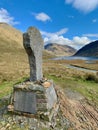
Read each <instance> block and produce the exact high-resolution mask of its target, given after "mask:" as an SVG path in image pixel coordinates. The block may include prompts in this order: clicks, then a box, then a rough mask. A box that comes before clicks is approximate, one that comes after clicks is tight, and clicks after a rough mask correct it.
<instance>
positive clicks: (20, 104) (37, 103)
mask: <svg viewBox="0 0 98 130" xmlns="http://www.w3.org/2000/svg"><path fill="white" fill-rule="evenodd" d="M56 103H57V95H56V92H55V89H54V84H53V82H52V81H46V82H43V83H41V84H36V83H34V82H23V83H21V84H18V85H15V86H14V93H13V105H14V106H13V107H14V109H13V110H14V111H15V112H21V113H29V114H38V113H39V112H41V113H42V112H43V113H44V112H49V111H50V110H51V109H52V108H53V107H54V106H55V105H56Z"/></svg>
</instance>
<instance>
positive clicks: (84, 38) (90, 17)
mask: <svg viewBox="0 0 98 130" xmlns="http://www.w3.org/2000/svg"><path fill="white" fill-rule="evenodd" d="M0 22H5V23H8V24H10V25H11V26H13V27H15V28H16V29H18V30H20V31H22V32H26V30H27V29H28V27H29V26H35V27H36V28H38V29H39V30H40V32H41V34H42V37H43V39H44V43H45V44H47V43H58V44H62V45H69V46H72V47H74V48H76V49H80V48H81V47H83V46H84V45H86V44H88V43H90V42H92V41H94V40H97V39H98V0H0Z"/></svg>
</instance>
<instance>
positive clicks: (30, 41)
mask: <svg viewBox="0 0 98 130" xmlns="http://www.w3.org/2000/svg"><path fill="white" fill-rule="evenodd" d="M23 45H24V48H25V50H26V52H27V54H28V59H29V64H30V81H36V80H41V79H42V78H43V74H42V51H43V39H42V37H41V34H40V32H39V30H38V29H36V28H35V27H29V29H28V30H27V32H26V33H24V34H23Z"/></svg>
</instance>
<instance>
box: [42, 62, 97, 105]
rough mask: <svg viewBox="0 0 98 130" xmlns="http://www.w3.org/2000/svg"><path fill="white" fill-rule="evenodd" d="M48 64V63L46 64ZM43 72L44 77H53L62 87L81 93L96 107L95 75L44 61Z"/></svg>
mask: <svg viewBox="0 0 98 130" xmlns="http://www.w3.org/2000/svg"><path fill="white" fill-rule="evenodd" d="M47 64H48V65H47ZM44 66H45V67H44V73H45V75H46V77H48V78H50V79H53V80H54V82H55V83H56V84H57V85H59V86H60V87H62V88H63V89H66V88H70V89H71V90H73V91H76V92H79V93H81V94H82V95H83V96H84V97H85V98H86V99H87V100H89V101H90V102H92V103H93V104H94V105H97V107H98V83H97V82H96V80H95V79H97V75H95V74H92V73H87V72H82V71H78V70H74V69H68V68H66V66H63V65H62V64H61V63H57V62H54V61H53V62H50V63H47V62H46V63H44Z"/></svg>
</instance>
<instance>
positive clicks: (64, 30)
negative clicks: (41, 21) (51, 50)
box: [41, 28, 68, 37]
mask: <svg viewBox="0 0 98 130" xmlns="http://www.w3.org/2000/svg"><path fill="white" fill-rule="evenodd" d="M67 31H68V28H63V29H61V30H59V31H58V32H55V33H48V32H45V31H41V34H42V35H44V36H47V37H54V36H55V35H57V36H59V35H62V34H65V33H66V32H67Z"/></svg>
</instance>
